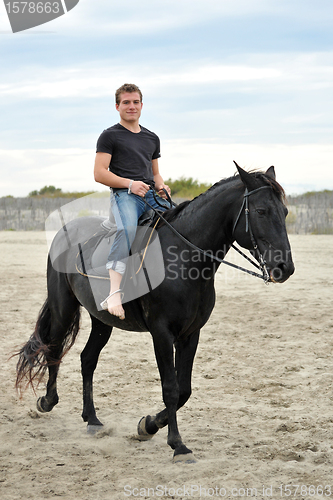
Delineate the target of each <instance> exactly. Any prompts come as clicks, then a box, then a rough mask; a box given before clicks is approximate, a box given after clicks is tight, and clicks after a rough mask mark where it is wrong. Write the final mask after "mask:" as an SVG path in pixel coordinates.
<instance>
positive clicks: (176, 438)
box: [139, 331, 195, 461]
mask: <svg viewBox="0 0 333 500" xmlns="http://www.w3.org/2000/svg"><path fill="white" fill-rule="evenodd" d="M153 340H154V349H155V356H156V361H157V366H158V369H159V372H160V376H161V384H162V395H163V401H164V404H165V407H166V408H165V410H163V411H162V412H160V413H159V414H158V415H156V417H154V418H151V417H146V418H145V419H143V420H142V421H141V422H140V423H139V433H140V425H141V431H143V432H141V433H140V434H144V433H146V434H148V435H149V434H154V433H156V432H157V430H158V429H159V428H161V427H164V425H166V423H167V424H168V441H167V442H168V445H169V446H171V448H172V449H173V450H175V451H174V461H180V460H183V461H194V459H193V455H192V451H191V450H189V449H188V448H187V447H186V446H185V445H184V444H183V441H182V438H181V436H180V434H179V430H178V424H177V415H176V412H177V409H178V408H179V407H180V406H182V405H183V404H184V402H185V399H186V400H187V399H188V397H189V395H188V396H187V397H186V398H184V394H185V393H184V392H183V387H182V384H179V383H178V378H177V374H176V369H175V365H174V353H173V340H172V337H171V335H170V334H169V333H168V332H167V333H166V334H164V335H163V334H162V333H161V331H160V332H159V333H158V334H157V335H156V336H155V335H153ZM194 352H195V350H194ZM193 356H194V354H193ZM192 361H193V359H192ZM191 367H192V363H191ZM180 387H181V388H182V390H181V392H180ZM185 392H186V393H187V394H188V390H186V391H185ZM189 393H190V392H189Z"/></svg>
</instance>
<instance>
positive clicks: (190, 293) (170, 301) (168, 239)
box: [17, 166, 294, 461]
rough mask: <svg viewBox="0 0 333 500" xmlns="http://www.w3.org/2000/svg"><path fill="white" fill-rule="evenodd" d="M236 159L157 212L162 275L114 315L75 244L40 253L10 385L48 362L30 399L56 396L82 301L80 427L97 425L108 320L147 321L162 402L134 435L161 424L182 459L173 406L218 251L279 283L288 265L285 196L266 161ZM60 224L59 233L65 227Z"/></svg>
mask: <svg viewBox="0 0 333 500" xmlns="http://www.w3.org/2000/svg"><path fill="white" fill-rule="evenodd" d="M237 168H238V173H239V175H235V176H233V177H231V178H229V179H224V180H222V181H220V182H218V183H217V184H215V185H214V186H212V187H211V188H210V189H209V190H208V191H206V192H205V193H203V194H201V195H200V196H198V197H197V198H195V199H194V200H192V201H190V202H185V203H183V204H181V205H179V206H178V207H176V208H173V209H170V210H168V211H167V212H165V213H164V218H165V220H166V221H167V222H164V220H162V219H161V221H160V223H159V225H158V226H157V233H158V236H159V240H160V243H161V248H162V252H163V259H164V267H165V278H164V280H163V281H162V283H161V284H160V285H159V286H157V287H156V288H155V289H153V290H151V291H150V292H149V293H147V294H145V295H143V296H141V297H139V298H137V299H135V300H132V301H129V302H128V303H126V304H124V309H125V314H126V318H125V320H123V321H122V320H120V319H118V318H116V317H114V316H112V315H110V314H109V313H108V312H106V311H103V310H99V308H98V307H97V305H96V301H95V299H94V297H93V294H92V291H91V287H90V285H89V280H88V278H87V277H86V276H84V275H83V274H84V273H79V272H74V271H73V266H72V263H73V261H74V260H75V258H76V253H77V248H76V249H75V251H74V250H71V249H69V250H68V252H67V253H65V259H66V262H67V263H68V272H60V271H58V270H56V269H55V268H54V266H52V263H51V261H50V258H49V261H48V269H47V286H48V297H47V299H46V301H45V304H44V306H43V308H42V309H41V312H40V314H39V317H38V320H37V324H36V328H35V331H34V333H33V335H32V336H31V338H30V339H29V340H28V342H27V343H26V344H25V346H23V347H22V349H21V350H20V352H19V353H18V355H19V360H18V364H17V387H22V384H23V380H24V379H25V378H27V379H28V384H29V383H30V384H33V382H34V381H40V380H41V379H42V376H43V375H44V373H45V370H46V368H48V371H49V379H48V383H47V392H46V395H45V396H43V397H41V398H39V400H38V402H37V408H38V410H39V411H41V412H49V411H51V410H52V408H53V407H54V406H55V405H56V404H57V403H58V394H57V386H56V381H57V374H58V370H59V365H60V362H61V359H62V357H63V356H64V354H65V353H66V352H67V351H68V350H69V349H70V347H71V346H72V345H73V343H74V342H75V339H76V336H77V334H78V330H79V319H80V307H81V306H83V307H85V308H86V309H87V310H88V312H89V314H90V316H91V322H92V328H91V333H90V336H89V339H88V342H87V344H86V346H85V348H84V350H83V351H82V353H81V366H82V377H83V413H82V418H83V420H84V421H85V422H88V427H89V428H94V426H101V425H102V423H101V422H100V421H99V420H98V418H97V416H96V412H95V408H94V403H93V373H94V370H95V368H96V366H97V361H98V357H99V354H100V352H101V350H102V349H103V347H104V346H105V345H106V343H107V342H108V340H109V338H110V335H111V331H112V328H113V327H118V328H121V329H123V330H129V331H138V332H140V331H149V332H150V333H151V335H152V338H153V344H154V350H155V356H156V361H157V365H158V369H159V373H160V377H161V385H162V394H163V401H164V404H165V408H164V409H163V410H162V411H160V412H159V413H157V414H156V415H155V416H149V415H148V416H146V417H144V418H142V419H141V420H140V422H139V424H138V434H139V435H140V436H141V437H142V439H149V438H150V437H152V436H153V435H154V434H155V433H156V432H157V431H158V430H159V429H161V428H162V427H164V426H166V425H168V439H167V443H168V444H169V445H170V446H171V448H172V449H173V450H174V460H175V461H178V460H185V461H188V460H191V457H192V454H191V450H189V449H188V448H187V447H186V446H185V445H184V444H183V442H182V439H181V436H180V434H179V431H178V426H177V418H176V412H177V410H178V409H179V408H180V407H182V406H183V405H184V404H185V403H186V401H187V400H188V399H189V397H190V395H191V373H192V366H193V360H194V356H195V352H196V349H197V345H198V341H199V333H200V329H201V328H202V327H203V326H204V325H205V323H206V322H207V321H208V319H209V317H210V314H211V312H212V310H213V307H214V304H215V290H214V275H215V273H216V270H217V268H218V267H219V264H220V260H221V259H223V258H224V256H225V254H226V253H227V252H228V250H229V249H230V247H231V245H232V244H233V242H234V241H237V242H238V243H239V244H240V245H241V246H242V247H243V248H246V249H248V250H250V252H251V253H252V254H253V256H254V257H255V258H256V259H257V261H260V262H261V266H262V268H263V269H264V273H266V280H267V281H274V282H277V283H282V282H284V281H285V280H287V279H288V278H289V277H290V276H291V275H292V274H293V272H294V265H293V262H292V257H291V250H290V245H289V241H288V237H287V233H286V227H285V217H286V214H287V208H286V206H285V196H284V191H283V189H282V187H281V186H280V185H279V184H278V183H277V181H276V180H275V172H274V167H270V168H269V169H268V170H267V172H265V173H264V172H251V173H248V172H246V171H244V170H243V169H241V168H240V167H238V166H237ZM71 224H72V226H73V225H74V227H75V228H76V229H79V228H80V225H82V224H85V225H87V224H88V225H91V228H92V229H95V230H97V229H98V227H99V226H100V224H101V219H100V218H98V217H89V218H85V220H82V219H76V220H74V221H72V223H71ZM170 225H171V226H172V227H173V228H174V230H173V231H172V230H171V227H170ZM69 226H70V224H69V225H68V229H70V227H69ZM175 231H177V232H178V233H180V235H181V236H182V238H181V237H180V236H179V235H178V234H176V232H175ZM61 234H62V236H61V237H62V238H65V236H64V231H62V233H61ZM58 237H59V235H58ZM188 242H191V244H192V245H191V246H190V245H189V243H188ZM198 248H200V249H201V250H204V251H206V252H204V253H202V252H201V251H199V250H198ZM51 250H52V248H51ZM198 255H200V256H201V258H198ZM185 257H186V258H185Z"/></svg>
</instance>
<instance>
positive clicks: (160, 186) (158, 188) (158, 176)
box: [152, 158, 171, 198]
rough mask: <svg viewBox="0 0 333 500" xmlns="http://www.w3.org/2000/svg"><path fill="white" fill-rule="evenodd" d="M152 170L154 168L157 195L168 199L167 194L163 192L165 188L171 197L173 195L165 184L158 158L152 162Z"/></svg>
mask: <svg viewBox="0 0 333 500" xmlns="http://www.w3.org/2000/svg"><path fill="white" fill-rule="evenodd" d="M152 168H153V175H154V181H155V189H156V191H157V193H158V194H159V195H160V196H161V197H162V198H166V195H165V192H164V191H162V190H163V188H164V189H166V191H167V192H168V194H169V195H170V194H171V190H170V188H169V186H167V185H166V184H164V180H163V178H162V176H161V174H160V171H159V167H158V158H156V159H155V160H152Z"/></svg>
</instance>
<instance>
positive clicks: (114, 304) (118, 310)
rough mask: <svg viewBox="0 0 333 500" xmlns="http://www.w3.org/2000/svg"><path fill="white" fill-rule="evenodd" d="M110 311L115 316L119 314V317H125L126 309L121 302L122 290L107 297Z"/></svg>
mask: <svg viewBox="0 0 333 500" xmlns="http://www.w3.org/2000/svg"><path fill="white" fill-rule="evenodd" d="M107 304H108V311H109V313H110V314H113V316H118V318H119V319H125V311H124V308H123V306H122V303H121V292H120V291H119V292H116V293H114V294H112V296H111V297H109V298H108V299H107Z"/></svg>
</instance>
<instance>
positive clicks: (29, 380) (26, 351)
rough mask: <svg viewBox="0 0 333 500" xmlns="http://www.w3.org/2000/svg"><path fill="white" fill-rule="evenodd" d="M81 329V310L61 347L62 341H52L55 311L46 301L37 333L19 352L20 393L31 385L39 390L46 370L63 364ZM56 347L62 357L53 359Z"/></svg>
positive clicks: (76, 312) (18, 386)
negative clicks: (52, 321) (53, 314)
mask: <svg viewBox="0 0 333 500" xmlns="http://www.w3.org/2000/svg"><path fill="white" fill-rule="evenodd" d="M79 329H80V308H79V307H78V308H77V309H76V311H75V313H74V315H73V318H72V322H71V323H70V324H69V326H68V328H67V331H66V332H65V335H64V336H63V338H62V341H61V343H60V345H59V341H58V342H57V341H56V339H53V341H52V339H51V336H50V332H51V310H50V307H49V302H48V299H46V301H45V303H44V305H43V307H42V309H41V310H40V313H39V316H38V319H37V323H36V326H35V330H34V332H33V334H32V335H31V337H30V339H29V340H28V342H27V343H26V344H25V345H24V346H23V347H22V348H21V349H20V350H19V351H18V352H17V353H16V354H17V355H18V356H19V359H18V362H17V365H16V384H15V387H16V389H17V390H18V392H19V393H21V394H22V392H23V391H24V390H25V389H27V388H28V386H29V385H31V387H32V388H33V390H34V389H35V386H36V387H37V386H38V384H39V383H40V382H41V381H42V379H43V377H44V375H45V372H46V369H47V368H48V367H49V366H52V365H54V366H56V365H60V363H61V360H62V358H63V357H64V355H65V354H66V353H67V352H68V351H69V349H70V348H71V347H72V345H73V344H74V342H75V340H76V337H77V334H78V333H79ZM53 342H54V343H53ZM55 347H57V348H56V351H57V353H58V354H59V356H57V357H56V358H55V357H52V351H53V349H52V348H55Z"/></svg>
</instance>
